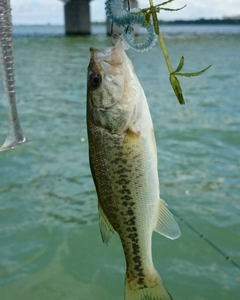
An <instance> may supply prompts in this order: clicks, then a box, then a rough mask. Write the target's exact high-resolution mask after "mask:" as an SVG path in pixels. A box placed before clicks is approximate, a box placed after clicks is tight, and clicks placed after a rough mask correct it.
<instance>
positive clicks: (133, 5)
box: [107, 0, 138, 35]
mask: <svg viewBox="0 0 240 300" xmlns="http://www.w3.org/2000/svg"><path fill="white" fill-rule="evenodd" d="M129 2H130V8H138V1H137V0H130V1H129ZM124 8H126V9H128V0H124ZM111 25H112V24H111V22H109V21H108V20H107V34H108V35H111ZM134 31H135V34H138V26H134ZM113 32H118V33H122V28H119V27H116V26H113Z"/></svg>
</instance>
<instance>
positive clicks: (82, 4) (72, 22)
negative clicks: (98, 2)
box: [64, 0, 91, 35]
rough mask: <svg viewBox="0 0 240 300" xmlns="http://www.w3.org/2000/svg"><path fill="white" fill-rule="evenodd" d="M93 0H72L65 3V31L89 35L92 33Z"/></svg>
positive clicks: (71, 33) (72, 33) (69, 33)
mask: <svg viewBox="0 0 240 300" xmlns="http://www.w3.org/2000/svg"><path fill="white" fill-rule="evenodd" d="M90 1H91V0H70V1H68V2H67V3H66V4H65V5H64V16H65V33H66V34H67V35H88V34H90V33H91V23H90V6H89V2H90Z"/></svg>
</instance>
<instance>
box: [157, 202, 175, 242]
mask: <svg viewBox="0 0 240 300" xmlns="http://www.w3.org/2000/svg"><path fill="white" fill-rule="evenodd" d="M159 200H160V201H159V216H158V220H157V224H156V227H155V229H154V230H155V231H156V232H158V233H160V234H161V235H163V236H165V237H167V238H169V239H171V240H175V239H177V238H178V237H180V235H181V231H180V229H179V227H178V224H177V222H176V221H175V220H174V217H173V215H172V213H171V212H170V211H169V209H168V208H167V203H166V202H165V201H164V200H162V199H159Z"/></svg>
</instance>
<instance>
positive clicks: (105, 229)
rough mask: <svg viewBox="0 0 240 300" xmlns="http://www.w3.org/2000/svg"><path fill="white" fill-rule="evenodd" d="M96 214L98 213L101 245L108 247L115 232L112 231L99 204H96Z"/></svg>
mask: <svg viewBox="0 0 240 300" xmlns="http://www.w3.org/2000/svg"><path fill="white" fill-rule="evenodd" d="M98 212H99V227H100V232H101V236H102V240H103V243H104V244H105V245H106V246H108V244H109V242H110V241H111V239H112V237H113V235H114V233H115V230H114V229H113V227H112V225H111V224H110V222H109V221H108V218H107V217H106V215H105V213H104V211H103V209H102V206H101V204H100V203H99V204H98Z"/></svg>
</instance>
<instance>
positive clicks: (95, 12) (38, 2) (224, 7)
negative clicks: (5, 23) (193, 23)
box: [11, 0, 240, 24]
mask: <svg viewBox="0 0 240 300" xmlns="http://www.w3.org/2000/svg"><path fill="white" fill-rule="evenodd" d="M119 1H120V0H119ZM104 2H105V0H93V1H91V2H90V7H91V8H90V11H91V21H105V19H106V17H105V11H104ZM161 2H163V0H155V1H154V4H158V3H161ZM138 3H139V7H140V8H145V7H148V6H149V1H148V0H138ZM185 4H187V7H185V8H184V9H183V10H181V11H177V12H167V11H162V12H161V13H160V19H162V20H176V19H182V20H193V19H199V18H205V19H208V18H219V19H220V18H222V17H224V16H236V15H239V16H240V4H239V0H228V1H223V0H175V1H174V3H171V4H169V5H168V6H167V7H171V8H179V7H182V6H184V5H185ZM11 6H12V18H13V24H48V23H50V24H64V16H63V2H62V1H60V0H11Z"/></svg>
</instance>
